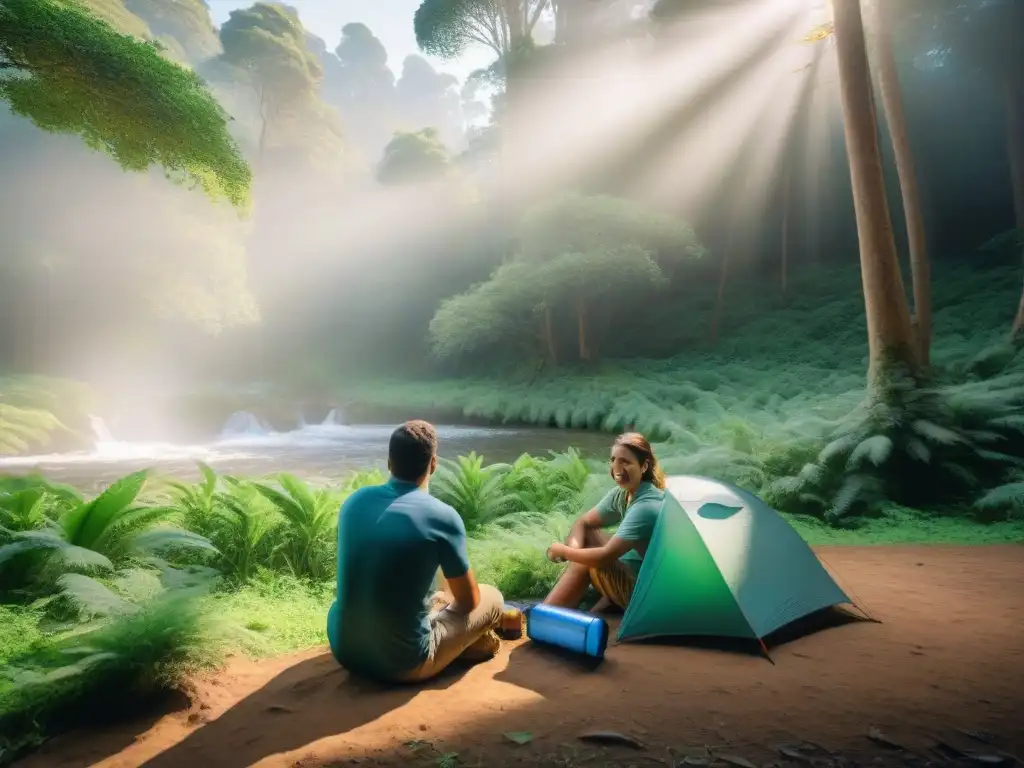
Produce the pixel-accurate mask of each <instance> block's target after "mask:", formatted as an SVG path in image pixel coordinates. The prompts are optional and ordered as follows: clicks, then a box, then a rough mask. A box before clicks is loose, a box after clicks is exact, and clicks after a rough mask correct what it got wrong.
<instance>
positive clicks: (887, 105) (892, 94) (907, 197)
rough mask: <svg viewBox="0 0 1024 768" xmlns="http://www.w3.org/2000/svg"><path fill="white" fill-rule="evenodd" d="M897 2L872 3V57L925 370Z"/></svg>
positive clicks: (915, 198) (916, 205) (927, 324)
mask: <svg viewBox="0 0 1024 768" xmlns="http://www.w3.org/2000/svg"><path fill="white" fill-rule="evenodd" d="M899 1H900V0H873V6H874V18H873V22H874V24H873V26H874V27H875V30H874V31H875V34H874V39H875V58H876V60H877V62H878V86H879V91H880V92H881V95H882V108H883V109H884V110H885V120H886V123H887V124H888V126H889V136H890V138H891V139H892V148H893V155H894V156H895V158H896V171H897V173H898V174H899V179H900V194H901V195H902V197H903V215H904V217H905V218H906V223H907V244H908V247H909V249H910V275H911V282H912V285H913V292H914V320H915V323H914V325H916V334H917V344H918V354H919V362H920V364H921V365H922V367H927V365H928V360H929V358H930V356H931V342H932V289H931V262H930V260H929V258H928V245H927V241H926V237H925V228H924V215H923V213H922V211H921V196H920V194H919V192H918V186H917V175H916V173H915V171H914V153H913V152H912V151H911V149H910V136H909V134H908V131H907V118H906V114H905V113H904V110H903V94H902V92H901V89H900V80H899V73H898V72H897V69H896V57H895V56H894V55H893V47H892V31H891V29H892V27H891V16H890V10H891V9H890V3H892V2H899Z"/></svg>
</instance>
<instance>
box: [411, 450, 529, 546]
mask: <svg viewBox="0 0 1024 768" xmlns="http://www.w3.org/2000/svg"><path fill="white" fill-rule="evenodd" d="M509 469H510V467H509V466H508V465H507V464H491V465H489V466H486V467H485V466H484V458H483V456H478V455H477V454H476V453H475V452H473V453H470V454H469V456H460V457H459V458H458V459H456V460H455V461H450V460H449V461H442V462H440V463H439V465H438V468H437V472H436V473H435V475H434V477H433V478H431V482H430V492H431V494H432V495H433V496H435V497H437V498H438V499H440V500H441V501H443V502H444V503H445V504H448V505H450V506H452V507H453V508H454V509H455V510H456V511H457V512H458V513H459V515H460V517H462V522H463V523H465V524H466V531H467V533H468V532H473V531H476V530H477V529H479V528H480V526H482V525H484V524H485V523H487V522H488V521H491V520H494V519H495V518H498V517H501V516H502V515H506V514H508V513H509V512H511V511H513V510H514V509H515V502H516V499H515V497H514V496H512V494H510V493H507V492H505V491H504V488H503V483H504V478H505V475H506V474H507V473H508V471H509Z"/></svg>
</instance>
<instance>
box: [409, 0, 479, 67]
mask: <svg viewBox="0 0 1024 768" xmlns="http://www.w3.org/2000/svg"><path fill="white" fill-rule="evenodd" d="M491 4H492V3H491V1H490V0H423V2H422V3H420V6H419V8H417V9H416V13H415V14H414V15H413V31H414V32H415V33H416V44H417V45H418V46H419V47H420V50H421V51H423V52H424V53H426V54H429V55H430V56H437V57H438V58H441V59H454V58H455V57H457V56H459V55H460V54H461V53H462V52H463V51H464V50H465V49H466V48H467V47H468V46H470V45H472V44H473V41H474V35H475V31H476V20H477V17H480V16H481V15H482V14H485V13H486V11H487V8H488V7H489V6H490V5H491Z"/></svg>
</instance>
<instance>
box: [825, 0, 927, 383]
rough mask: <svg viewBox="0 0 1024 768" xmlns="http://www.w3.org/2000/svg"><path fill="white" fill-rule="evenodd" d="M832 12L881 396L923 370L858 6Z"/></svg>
mask: <svg viewBox="0 0 1024 768" xmlns="http://www.w3.org/2000/svg"><path fill="white" fill-rule="evenodd" d="M832 7H833V11H834V20H835V41H836V54H837V59H838V64H839V89H840V98H841V101H842V106H843V129H844V133H845V134H846V153H847V157H848V160H849V163H850V177H851V181H852V185H853V204H854V210H855V212H856V216H857V239H858V241H859V243H860V266H861V280H862V282H863V286H864V308H865V310H866V315H867V326H868V354H869V357H868V359H869V364H868V384H869V386H871V387H872V389H874V390H876V391H877V390H879V389H880V388H883V387H884V386H885V385H886V383H887V380H888V378H889V374H890V373H896V372H898V371H899V370H900V369H902V370H903V371H905V372H907V373H910V374H912V375H914V376H917V375H919V373H920V367H919V365H918V358H917V351H916V345H915V344H914V339H913V330H912V328H911V325H910V309H909V307H908V306H907V297H906V293H905V292H904V288H903V279H902V277H901V276H900V269H899V261H898V258H897V255H896V241H895V239H894V238H893V232H892V220H891V218H890V216H889V206H888V202H887V200H886V196H885V178H884V176H883V172H882V155H881V152H880V150H879V147H878V125H877V122H876V119H875V109H874V101H873V94H872V90H871V69H870V67H869V65H868V57H867V48H866V42H865V38H864V20H863V17H862V16H861V7H860V0H833V2H832Z"/></svg>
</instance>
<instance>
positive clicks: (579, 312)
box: [576, 299, 591, 362]
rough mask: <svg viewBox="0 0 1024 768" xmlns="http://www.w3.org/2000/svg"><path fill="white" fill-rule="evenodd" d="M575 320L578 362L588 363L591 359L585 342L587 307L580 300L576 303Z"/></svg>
mask: <svg viewBox="0 0 1024 768" xmlns="http://www.w3.org/2000/svg"><path fill="white" fill-rule="evenodd" d="M576 318H577V321H578V329H579V331H578V334H579V348H580V360H583V361H584V362H589V361H590V359H591V355H590V344H589V343H588V342H587V305H586V303H585V302H584V301H583V299H580V300H578V301H577V302H576Z"/></svg>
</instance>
